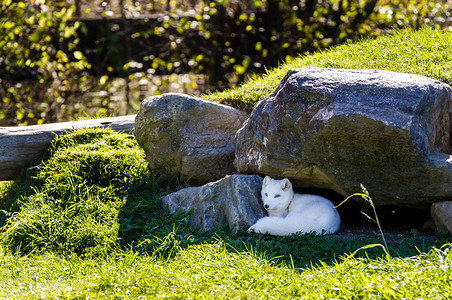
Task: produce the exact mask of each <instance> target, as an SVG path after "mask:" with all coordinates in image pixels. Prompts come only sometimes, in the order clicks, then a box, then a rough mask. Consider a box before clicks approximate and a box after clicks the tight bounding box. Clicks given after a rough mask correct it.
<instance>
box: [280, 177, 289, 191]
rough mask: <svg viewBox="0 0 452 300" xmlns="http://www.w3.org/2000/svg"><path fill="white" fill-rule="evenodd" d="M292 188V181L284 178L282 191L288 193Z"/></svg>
mask: <svg viewBox="0 0 452 300" xmlns="http://www.w3.org/2000/svg"><path fill="white" fill-rule="evenodd" d="M291 188H292V183H290V180H289V179H287V178H284V179H283V180H281V189H282V190H283V191H288V190H290V189H291Z"/></svg>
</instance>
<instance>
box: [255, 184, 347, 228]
mask: <svg viewBox="0 0 452 300" xmlns="http://www.w3.org/2000/svg"><path fill="white" fill-rule="evenodd" d="M261 193H262V203H263V204H264V208H265V209H266V210H267V212H268V217H263V218H261V219H259V220H258V221H257V222H256V224H254V225H253V226H251V227H250V228H249V229H248V231H247V232H248V233H249V234H251V233H262V234H271V235H281V236H282V235H290V234H292V233H296V232H299V231H301V232H304V233H309V232H314V233H326V234H330V233H335V232H336V231H338V230H339V226H340V224H341V219H340V217H339V213H338V212H337V210H336V208H334V205H333V203H331V201H329V200H328V199H325V198H323V197H320V196H316V195H308V194H295V193H294V191H293V189H292V183H291V182H290V181H289V179H283V180H275V179H272V178H270V177H268V176H266V177H265V178H264V181H263V183H262V192H261Z"/></svg>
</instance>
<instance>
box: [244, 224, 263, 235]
mask: <svg viewBox="0 0 452 300" xmlns="http://www.w3.org/2000/svg"><path fill="white" fill-rule="evenodd" d="M246 233H248V234H253V233H260V234H267V233H268V231H267V230H266V229H265V228H264V226H262V224H259V223H256V224H254V225H253V226H251V227H250V228H249V229H248V230H247V231H246Z"/></svg>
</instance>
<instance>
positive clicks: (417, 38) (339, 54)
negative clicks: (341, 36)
mask: <svg viewBox="0 0 452 300" xmlns="http://www.w3.org/2000/svg"><path fill="white" fill-rule="evenodd" d="M451 53H452V32H442V31H435V30H432V29H429V28H425V29H422V30H419V31H414V30H404V31H396V32H394V34H392V35H383V36H381V37H379V38H376V39H365V40H362V41H360V42H357V43H353V44H348V45H340V46H337V47H333V48H332V49H330V50H327V51H324V52H318V53H314V54H306V55H302V56H300V57H298V58H296V59H293V60H290V61H287V62H286V63H285V64H282V65H281V66H280V67H279V68H275V69H271V70H269V71H268V72H267V74H265V75H263V76H255V77H252V78H250V80H249V81H248V82H246V83H245V84H243V85H241V86H238V87H236V88H232V89H229V90H226V91H224V92H217V93H212V94H208V95H205V96H204V98H205V99H209V100H212V101H216V102H220V103H224V104H227V105H231V106H235V107H240V108H243V109H246V110H248V111H249V110H251V108H252V107H253V106H254V104H256V103H257V102H258V101H260V100H262V99H263V98H265V97H266V96H268V95H269V94H270V93H271V92H272V91H273V90H274V89H275V88H276V86H277V84H278V83H279V81H280V80H281V78H282V77H283V76H284V75H285V74H286V73H287V71H288V70H290V69H295V68H301V67H307V66H313V67H322V68H337V69H380V70H389V71H395V72H403V73H413V74H419V75H424V76H428V77H432V78H435V79H438V80H440V81H442V82H445V83H448V84H452V56H451Z"/></svg>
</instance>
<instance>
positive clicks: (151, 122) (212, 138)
mask: <svg viewBox="0 0 452 300" xmlns="http://www.w3.org/2000/svg"><path fill="white" fill-rule="evenodd" d="M247 117H248V115H247V114H246V113H245V112H242V111H240V110H237V109H234V108H232V107H229V106H225V105H221V104H217V103H212V102H208V101H204V100H201V99H198V98H194V97H190V96H187V95H182V94H164V95H160V96H153V97H149V98H146V99H145V100H143V101H142V102H141V106H140V111H139V112H138V114H137V117H136V119H135V137H136V139H137V142H138V144H139V145H140V146H141V147H142V148H143V149H144V151H145V153H146V159H147V161H148V163H149V165H150V167H151V168H152V169H153V170H156V171H163V172H166V173H170V174H181V175H182V177H183V178H184V179H187V180H191V181H192V182H196V183H206V182H210V181H215V180H218V179H220V178H223V177H224V176H226V175H227V174H234V173H236V171H235V168H234V152H235V140H234V136H235V133H236V132H237V130H238V129H239V128H240V127H241V126H242V124H243V122H244V121H245V120H246V119H247Z"/></svg>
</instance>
